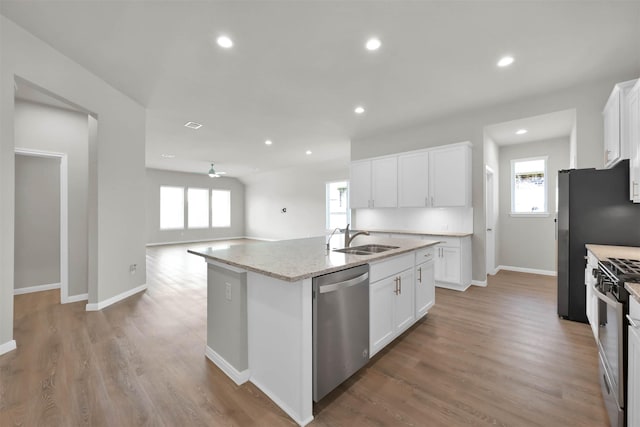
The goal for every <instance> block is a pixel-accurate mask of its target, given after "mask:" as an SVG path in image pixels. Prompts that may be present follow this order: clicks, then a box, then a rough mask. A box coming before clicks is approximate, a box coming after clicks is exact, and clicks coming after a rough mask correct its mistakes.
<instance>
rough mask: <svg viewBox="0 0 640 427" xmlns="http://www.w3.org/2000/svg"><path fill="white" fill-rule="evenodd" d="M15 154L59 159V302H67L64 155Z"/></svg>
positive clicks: (20, 151)
mask: <svg viewBox="0 0 640 427" xmlns="http://www.w3.org/2000/svg"><path fill="white" fill-rule="evenodd" d="M15 153H16V154H20V155H23V156H33V157H45V158H54V159H55V158H57V159H60V302H61V303H62V304H66V303H68V302H71V301H69V179H68V162H67V154H66V153H56V152H53V151H43V150H32V149H30V148H18V147H16V149H15Z"/></svg>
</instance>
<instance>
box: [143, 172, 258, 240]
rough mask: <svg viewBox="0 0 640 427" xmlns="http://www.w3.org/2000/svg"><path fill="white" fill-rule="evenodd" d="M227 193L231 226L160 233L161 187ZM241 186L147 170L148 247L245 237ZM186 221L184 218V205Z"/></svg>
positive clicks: (229, 181)
mask: <svg viewBox="0 0 640 427" xmlns="http://www.w3.org/2000/svg"><path fill="white" fill-rule="evenodd" d="M163 185H168V186H176V187H183V188H185V193H186V191H187V190H186V189H187V188H188V187H192V188H207V189H209V191H211V190H212V189H218V190H229V191H230V192H231V226H230V227H228V228H227V227H225V228H220V227H214V228H206V229H192V230H190V229H188V228H187V229H184V230H160V186H163ZM244 201H245V194H244V184H243V183H242V182H240V181H238V180H237V179H235V178H227V177H221V178H209V176H208V175H206V174H203V173H202V174H195V173H184V172H173V171H165V170H159V169H147V243H151V244H153V243H178V242H193V241H198V240H214V239H225V238H227V239H228V238H233V237H243V236H244V234H245V233H244V223H245V218H244V211H245V209H244ZM184 217H185V219H186V218H187V211H186V204H185V216H184Z"/></svg>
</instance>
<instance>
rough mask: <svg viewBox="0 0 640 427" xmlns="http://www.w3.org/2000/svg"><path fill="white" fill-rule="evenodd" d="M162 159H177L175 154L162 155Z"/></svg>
mask: <svg viewBox="0 0 640 427" xmlns="http://www.w3.org/2000/svg"><path fill="white" fill-rule="evenodd" d="M160 157H163V158H165V159H173V158H174V157H175V155H174V154H160Z"/></svg>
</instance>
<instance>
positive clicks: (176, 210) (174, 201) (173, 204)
mask: <svg viewBox="0 0 640 427" xmlns="http://www.w3.org/2000/svg"><path fill="white" fill-rule="evenodd" d="M180 228H184V188H182V187H160V229H161V230H171V229H180Z"/></svg>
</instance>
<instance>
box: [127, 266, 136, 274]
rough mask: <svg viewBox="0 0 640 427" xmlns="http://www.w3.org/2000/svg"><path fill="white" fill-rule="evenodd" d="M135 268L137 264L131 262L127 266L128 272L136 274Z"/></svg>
mask: <svg viewBox="0 0 640 427" xmlns="http://www.w3.org/2000/svg"><path fill="white" fill-rule="evenodd" d="M137 270H138V264H131V265H130V266H129V274H136V271H137Z"/></svg>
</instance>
